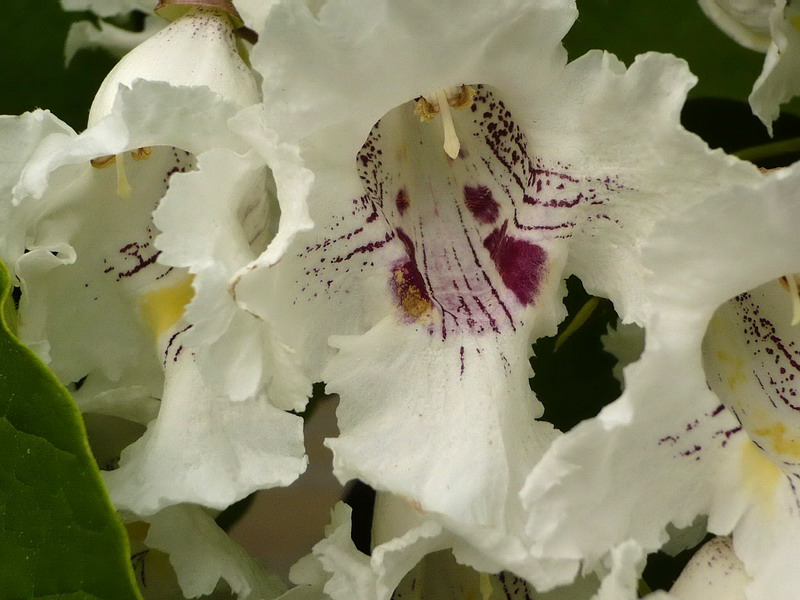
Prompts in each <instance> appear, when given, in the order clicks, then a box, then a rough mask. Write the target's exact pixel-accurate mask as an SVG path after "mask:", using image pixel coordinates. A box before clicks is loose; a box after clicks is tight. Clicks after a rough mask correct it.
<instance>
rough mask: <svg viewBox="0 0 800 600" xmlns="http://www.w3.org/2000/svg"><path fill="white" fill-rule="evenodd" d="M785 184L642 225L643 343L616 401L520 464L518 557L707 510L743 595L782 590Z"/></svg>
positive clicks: (788, 463)
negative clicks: (527, 538) (525, 474)
mask: <svg viewBox="0 0 800 600" xmlns="http://www.w3.org/2000/svg"><path fill="white" fill-rule="evenodd" d="M798 181H800V173H798V170H797V168H796V167H792V168H790V169H787V170H783V171H780V172H776V173H773V174H770V175H769V176H765V177H764V181H763V182H762V183H760V184H758V185H752V186H745V187H741V188H738V189H736V190H733V191H729V192H727V193H722V194H720V195H719V196H718V197H716V198H710V199H708V200H706V201H704V202H701V203H700V204H698V205H696V206H694V207H692V208H690V209H687V210H685V211H682V212H679V213H675V214H674V215H671V216H669V217H667V218H666V219H664V220H663V221H661V222H659V223H658V224H657V227H656V228H655V230H654V234H653V236H652V237H651V238H650V239H649V240H648V241H647V243H646V244H645V246H644V249H643V258H644V265H645V266H646V267H647V268H649V269H650V270H651V272H652V275H651V276H650V277H649V278H648V280H647V281H646V282H645V285H644V289H645V290H646V295H647V296H649V298H650V300H649V308H648V310H647V313H648V314H646V318H645V319H644V320H643V321H642V325H644V328H645V332H646V336H647V337H646V345H645V350H644V353H643V354H642V357H641V359H640V360H639V361H638V362H636V363H634V364H632V365H630V366H629V367H627V368H626V370H625V380H626V389H625V392H624V394H623V396H622V397H621V398H620V399H619V400H617V401H616V402H615V403H613V404H612V405H610V406H608V407H606V408H605V409H604V410H603V411H602V412H601V413H600V415H599V416H598V417H597V418H595V419H592V420H590V421H587V422H585V423H582V424H580V425H579V426H578V427H576V428H575V429H574V430H572V431H570V432H569V433H568V434H567V435H565V436H563V437H562V438H561V439H560V440H558V441H557V442H556V443H555V444H554V445H553V448H552V449H551V451H550V453H549V455H548V456H546V457H545V459H544V460H542V462H541V463H540V464H539V465H537V467H536V468H535V470H534V471H533V473H532V475H531V478H530V479H529V481H528V483H527V485H526V489H525V491H524V496H525V499H526V505H527V506H529V508H530V509H531V510H532V511H533V512H532V515H531V518H530V519H529V522H528V531H529V533H530V534H531V535H532V537H533V539H534V552H536V553H543V554H545V555H547V556H554V557H564V558H567V557H573V558H576V559H577V558H583V559H584V560H585V564H586V565H591V564H592V563H593V562H594V561H595V560H596V559H597V558H598V557H600V556H602V555H603V554H604V553H605V552H606V551H607V550H608V549H609V548H610V547H613V545H615V544H617V543H621V542H624V541H626V540H629V539H633V540H635V541H637V542H638V543H640V544H641V545H642V547H644V548H645V550H647V551H652V550H655V549H657V548H658V547H659V546H660V545H661V543H662V542H663V541H664V537H665V535H664V528H665V526H666V525H667V524H668V523H670V522H673V523H674V524H675V525H678V526H683V525H686V524H687V523H690V522H692V520H693V519H694V517H695V516H696V515H708V529H709V531H711V532H713V533H716V534H719V535H728V534H731V535H732V538H733V548H734V550H735V553H736V556H737V557H738V559H740V560H741V562H742V563H743V564H744V568H745V570H746V572H747V574H748V575H749V576H750V577H751V578H752V583H751V584H750V585H749V586H748V587H747V588H746V594H747V596H746V597H747V598H748V600H767V599H770V600H778V599H780V600H783V599H786V600H788V599H789V598H794V597H796V594H797V589H798V585H800V579H798V577H797V574H796V569H795V565H796V564H797V560H798V558H799V557H800V493H799V492H798V490H800V485H798V484H800V470H798V461H799V460H800V459H799V458H798V457H800V451H799V450H798V449H799V448H800V446H798V439H800V437H798V436H799V434H798V426H797V402H796V400H795V398H796V396H797V381H798V380H797V374H798V373H797V371H798V362H799V361H798V349H797V344H798V335H799V333H798V332H800V330H798V329H797V327H796V326H795V325H793V324H792V323H793V322H796V321H797V319H798V315H800V310H798V302H800V301H798V298H797V284H796V281H795V275H793V273H797V272H798V269H800V242H799V241H798V239H797V235H796V232H795V230H794V224H795V223H797V219H798V218H800V203H798V202H797V196H796V194H797V185H798ZM720 223H725V224H726V225H725V227H720ZM586 489H591V490H592V493H591V495H590V496H587V495H585V494H583V493H582V492H581V491H582V490H586ZM598 515H602V518H598Z"/></svg>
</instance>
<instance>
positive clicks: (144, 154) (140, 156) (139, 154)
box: [131, 146, 153, 160]
mask: <svg viewBox="0 0 800 600" xmlns="http://www.w3.org/2000/svg"><path fill="white" fill-rule="evenodd" d="M152 153H153V148H152V147H151V146H143V147H141V148H137V149H136V150H131V156H132V157H133V160H147V159H148V158H150V155H151V154H152Z"/></svg>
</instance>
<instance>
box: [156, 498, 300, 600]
mask: <svg viewBox="0 0 800 600" xmlns="http://www.w3.org/2000/svg"><path fill="white" fill-rule="evenodd" d="M147 520H148V522H149V523H150V529H149V531H148V533H147V538H145V543H146V544H147V545H148V546H150V547H151V548H156V549H158V550H161V551H162V552H166V553H167V554H169V560H170V562H171V563H172V566H173V568H174V569H175V573H176V574H177V576H178V582H179V583H180V586H181V588H182V589H183V593H184V595H185V596H186V597H187V598H196V597H197V596H201V595H206V594H211V593H212V592H213V591H214V589H215V588H216V586H217V582H218V581H219V580H220V579H224V580H225V581H226V582H227V583H228V585H229V586H230V588H231V590H232V591H233V592H234V593H235V594H236V596H237V598H239V599H241V600H272V599H273V598H277V597H278V596H279V595H280V594H281V592H282V591H283V589H284V588H283V584H282V583H281V581H280V580H279V578H278V577H277V576H274V575H271V574H269V573H267V572H266V571H264V569H263V567H261V566H260V565H259V564H258V562H257V561H256V560H255V559H254V558H252V557H250V556H248V555H247V553H246V552H245V551H244V549H243V548H242V547H240V546H239V545H238V544H236V542H234V541H233V540H232V539H230V538H229V537H228V535H227V534H226V533H225V532H224V531H222V530H221V529H220V528H219V527H218V526H217V525H216V523H214V520H213V519H212V518H211V517H210V516H209V515H208V514H207V513H206V512H205V511H203V509H201V508H199V507H194V506H173V507H171V508H167V509H165V510H163V511H161V512H159V513H158V514H156V515H153V516H152V517H150V518H148V519H147Z"/></svg>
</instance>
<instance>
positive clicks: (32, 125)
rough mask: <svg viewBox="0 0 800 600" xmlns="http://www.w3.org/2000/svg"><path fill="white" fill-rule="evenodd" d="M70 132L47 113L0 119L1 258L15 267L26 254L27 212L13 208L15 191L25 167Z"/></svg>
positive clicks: (39, 112) (38, 112) (40, 112)
mask: <svg viewBox="0 0 800 600" xmlns="http://www.w3.org/2000/svg"><path fill="white" fill-rule="evenodd" d="M70 133H71V130H70V128H69V126H67V125H66V124H65V123H63V122H62V121H59V120H58V119H57V118H56V117H54V116H53V115H52V114H50V113H49V112H46V111H42V110H37V111H35V112H31V113H25V114H24V115H21V116H19V117H10V116H2V117H0V137H2V139H3V140H4V143H3V145H2V146H0V198H2V201H1V202H0V223H2V230H0V232H2V235H0V258H1V259H2V260H4V261H5V262H6V263H7V264H9V265H13V264H14V263H15V262H16V260H17V259H18V258H19V257H20V256H21V255H22V253H23V252H24V250H25V243H26V239H25V233H26V231H25V228H26V221H27V220H28V219H30V218H32V216H30V215H28V214H27V211H20V210H14V209H13V208H12V190H13V189H14V186H16V185H17V181H18V180H19V178H20V176H21V174H22V172H23V170H24V168H25V165H26V163H27V162H28V161H29V160H30V159H31V157H32V156H33V155H34V154H36V153H37V152H39V151H40V149H41V148H42V147H47V146H48V145H49V144H50V143H51V142H52V141H53V139H54V138H55V139H56V140H57V139H59V138H60V137H62V136H64V135H69V134H70Z"/></svg>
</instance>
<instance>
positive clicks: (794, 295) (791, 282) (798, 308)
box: [780, 275, 800, 325]
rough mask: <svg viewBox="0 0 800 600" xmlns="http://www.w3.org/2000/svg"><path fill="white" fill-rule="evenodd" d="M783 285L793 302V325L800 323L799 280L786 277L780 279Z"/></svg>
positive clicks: (789, 276) (791, 276) (790, 276)
mask: <svg viewBox="0 0 800 600" xmlns="http://www.w3.org/2000/svg"><path fill="white" fill-rule="evenodd" d="M780 282H781V285H782V286H783V287H784V289H786V290H787V291H788V292H789V295H790V296H791V301H792V325H797V324H798V323H800V290H798V289H797V279H795V276H794V275H784V276H783V277H781V279H780Z"/></svg>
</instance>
